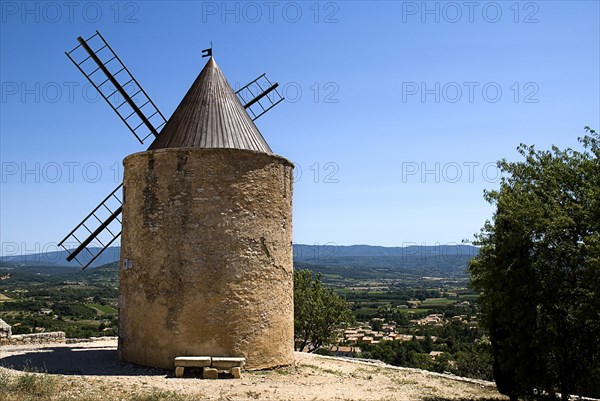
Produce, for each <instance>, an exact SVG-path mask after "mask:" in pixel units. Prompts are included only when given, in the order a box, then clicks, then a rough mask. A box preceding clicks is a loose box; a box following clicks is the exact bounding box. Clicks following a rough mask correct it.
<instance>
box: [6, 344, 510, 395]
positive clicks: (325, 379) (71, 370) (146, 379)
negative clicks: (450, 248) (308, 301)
mask: <svg viewBox="0 0 600 401" xmlns="http://www.w3.org/2000/svg"><path fill="white" fill-rule="evenodd" d="M116 349H117V344H116V341H114V340H110V341H98V342H92V343H76V344H47V345H30V346H26V345H23V346H2V347H0V366H1V367H3V368H5V369H2V368H0V369H2V370H4V371H5V372H6V371H8V372H10V373H11V374H15V375H19V374H22V373H21V372H24V371H36V372H47V373H49V374H52V375H59V376H61V377H63V378H67V379H68V380H69V381H70V382H72V383H73V385H72V386H71V390H69V391H79V390H81V388H84V387H86V388H88V390H87V391H89V387H90V386H91V387H93V388H98V389H99V390H100V391H102V389H106V388H109V389H111V391H112V390H114V389H119V391H122V393H123V394H128V393H130V392H134V391H140V390H141V391H145V390H151V389H156V388H158V389H161V390H165V391H172V392H175V393H177V394H184V395H189V396H191V397H193V399H198V400H255V399H260V400H278V401H280V400H328V401H329V400H398V401H418V400H422V401H446V400H478V401H483V400H491V399H505V398H503V397H502V396H501V395H500V394H499V393H498V392H497V391H496V388H495V386H494V384H493V383H490V382H483V381H476V380H472V381H468V380H465V379H461V378H454V377H451V376H447V375H440V374H435V373H431V372H425V371H419V370H416V369H406V368H398V367H392V366H389V365H385V364H382V363H372V362H371V363H369V362H361V361H356V360H355V361H352V360H348V359H341V358H331V357H322V356H318V355H312V354H305V353H296V364H295V366H290V367H283V368H279V369H274V370H270V371H256V372H249V371H243V373H242V378H241V379H232V378H227V377H225V376H226V375H222V376H224V378H222V379H219V380H203V379H200V378H199V376H198V372H190V373H189V374H186V377H183V378H175V377H174V374H173V373H174V372H172V371H165V370H160V369H151V368H144V367H140V366H137V365H133V364H129V363H124V362H121V361H119V360H118V358H117V351H116ZM78 389H79V390H78ZM81 391H83V390H81ZM74 398H77V397H76V396H75V397H74Z"/></svg>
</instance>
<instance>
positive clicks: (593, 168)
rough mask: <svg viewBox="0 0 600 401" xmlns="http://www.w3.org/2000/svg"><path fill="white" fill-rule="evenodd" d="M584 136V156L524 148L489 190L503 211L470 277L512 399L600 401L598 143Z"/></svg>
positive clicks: (482, 238)
mask: <svg viewBox="0 0 600 401" xmlns="http://www.w3.org/2000/svg"><path fill="white" fill-rule="evenodd" d="M586 131H588V134H587V135H586V136H584V137H583V138H580V142H581V143H582V144H583V146H584V151H582V152H579V151H575V150H572V149H566V150H560V149H558V148H557V147H553V148H552V150H551V151H538V150H536V149H535V148H534V147H533V146H526V145H523V144H521V145H520V146H519V147H518V152H519V153H520V154H521V155H522V156H523V158H524V159H525V160H524V161H519V162H508V161H506V160H501V161H500V162H498V167H499V168H500V170H501V171H502V172H503V173H504V174H503V175H504V177H503V178H502V181H501V183H500V189H498V190H495V191H486V193H485V199H486V200H487V201H488V202H489V203H491V204H493V205H495V206H496V211H495V213H494V215H493V219H492V221H488V222H486V224H485V225H484V227H483V228H482V230H481V232H480V234H479V235H478V236H477V242H476V243H477V244H478V245H481V248H480V252H479V254H478V255H477V256H476V257H475V258H473V260H472V261H471V262H470V265H469V271H470V273H471V284H472V286H473V287H475V288H476V289H478V290H479V291H480V292H481V294H480V305H481V311H482V314H483V320H484V324H485V325H486V326H487V328H488V329H489V333H490V340H491V345H492V354H493V357H494V361H493V370H494V379H495V381H496V384H497V386H498V390H499V391H500V392H502V393H504V394H506V395H508V396H509V397H510V399H511V400H516V399H517V398H518V397H522V398H525V399H536V398H540V396H539V394H546V395H548V396H549V397H550V398H556V393H557V392H560V393H561V397H562V399H563V400H567V399H568V397H569V395H570V394H574V393H577V394H579V395H588V396H595V397H597V396H599V395H600V376H598V372H599V371H600V337H599V334H598V333H599V332H600V331H599V329H600V313H599V312H598V311H599V310H600V263H599V261H600V207H599V206H600V191H599V190H600V181H599V179H600V162H599V159H600V150H599V144H600V138H599V136H598V134H597V133H596V132H595V131H593V130H590V129H589V128H588V127H586Z"/></svg>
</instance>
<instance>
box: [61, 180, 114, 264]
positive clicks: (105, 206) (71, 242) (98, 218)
mask: <svg viewBox="0 0 600 401" xmlns="http://www.w3.org/2000/svg"><path fill="white" fill-rule="evenodd" d="M122 187H123V184H120V185H119V186H118V187H117V188H115V189H114V190H113V191H112V192H111V193H110V194H109V195H108V196H107V197H106V198H104V200H103V201H102V202H100V204H99V205H98V206H96V208H95V209H94V210H92V212H91V213H90V214H88V215H87V217H86V218H85V219H83V220H82V221H81V223H79V224H78V225H77V226H76V227H75V228H74V229H73V230H72V231H71V232H70V233H69V234H68V235H67V236H66V237H65V238H64V239H63V240H62V241H60V242H59V244H58V246H60V247H62V248H63V249H64V250H65V251H67V253H68V254H69V256H68V257H67V261H69V262H70V261H72V260H75V261H76V262H77V263H79V264H80V265H81V267H82V268H83V269H85V268H86V267H88V266H89V265H90V264H91V263H92V262H93V261H94V260H96V259H97V258H98V256H100V254H101V253H102V252H104V251H105V250H106V249H107V248H108V247H109V246H110V245H112V243H113V242H115V240H116V239H117V238H119V236H120V235H121V212H122V211H123V200H122V193H121V188H122Z"/></svg>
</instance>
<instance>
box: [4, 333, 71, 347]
mask: <svg viewBox="0 0 600 401" xmlns="http://www.w3.org/2000/svg"><path fill="white" fill-rule="evenodd" d="M64 342H65V332H64V331H52V332H48V333H34V334H15V335H11V336H10V337H2V338H0V345H22V344H45V343H64Z"/></svg>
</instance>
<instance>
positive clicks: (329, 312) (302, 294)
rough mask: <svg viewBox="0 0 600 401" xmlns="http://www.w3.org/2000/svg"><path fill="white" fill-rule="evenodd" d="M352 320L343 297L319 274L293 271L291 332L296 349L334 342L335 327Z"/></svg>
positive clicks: (313, 347) (306, 348)
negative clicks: (292, 320)
mask: <svg viewBox="0 0 600 401" xmlns="http://www.w3.org/2000/svg"><path fill="white" fill-rule="evenodd" d="M353 322H354V316H353V315H352V312H351V311H350V310H349V309H348V307H347V305H346V300H345V299H344V298H342V297H340V296H339V295H338V294H336V293H335V292H334V291H333V290H332V289H331V288H327V287H325V286H324V285H323V283H322V281H321V274H319V273H317V274H316V275H315V277H314V278H313V273H312V272H311V271H310V270H296V271H294V336H295V348H296V350H297V351H304V350H307V351H308V352H315V351H316V350H317V349H318V348H319V347H320V346H322V345H325V344H331V343H334V342H335V339H336V331H337V330H338V329H340V328H343V327H345V326H346V327H347V325H349V324H352V323H353Z"/></svg>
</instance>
